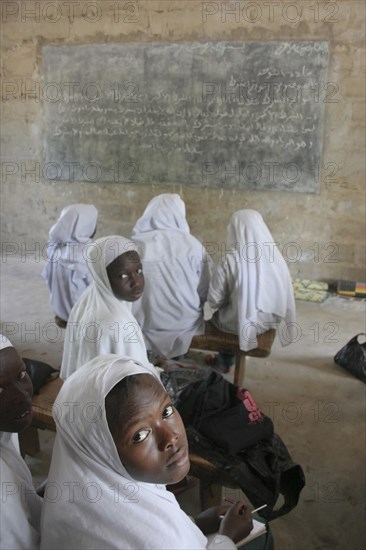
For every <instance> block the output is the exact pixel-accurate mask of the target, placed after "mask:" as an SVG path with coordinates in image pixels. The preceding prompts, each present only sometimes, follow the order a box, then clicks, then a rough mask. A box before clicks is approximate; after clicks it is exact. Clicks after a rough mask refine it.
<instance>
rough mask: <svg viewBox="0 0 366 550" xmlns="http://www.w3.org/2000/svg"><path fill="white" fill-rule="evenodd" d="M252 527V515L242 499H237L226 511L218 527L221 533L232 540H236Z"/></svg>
mask: <svg viewBox="0 0 366 550" xmlns="http://www.w3.org/2000/svg"><path fill="white" fill-rule="evenodd" d="M252 529H253V522H252V515H251V513H250V510H249V506H248V504H247V503H246V502H245V501H244V500H237V501H236V502H234V503H233V504H232V505H231V506H230V508H229V509H228V510H227V511H226V513H225V515H224V516H223V518H222V520H221V524H220V528H219V533H220V534H221V535H226V536H227V537H229V538H231V540H232V541H234V542H238V541H239V540H241V539H243V538H244V537H246V536H247V535H249V533H250V531H251V530H252Z"/></svg>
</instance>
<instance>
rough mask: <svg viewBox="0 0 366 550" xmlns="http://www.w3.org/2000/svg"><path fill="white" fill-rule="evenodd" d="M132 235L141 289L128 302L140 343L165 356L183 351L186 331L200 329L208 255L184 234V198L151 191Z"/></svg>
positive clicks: (189, 333)
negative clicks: (142, 277)
mask: <svg viewBox="0 0 366 550" xmlns="http://www.w3.org/2000/svg"><path fill="white" fill-rule="evenodd" d="M132 239H133V241H134V242H135V243H136V244H137V245H138V248H139V253H140V256H141V260H142V265H143V267H144V272H145V276H146V281H145V291H144V294H143V296H142V297H141V300H138V301H136V302H135V303H134V304H133V313H134V315H135V317H136V319H137V320H138V322H139V324H140V326H141V328H142V332H143V334H144V338H145V342H146V347H147V348H148V349H149V350H151V351H153V352H154V353H156V354H158V355H161V356H164V357H168V358H171V357H175V356H179V355H184V354H185V353H186V352H187V351H188V349H189V347H190V344H191V340H192V337H193V336H194V335H195V334H203V332H204V322H203V304H204V302H205V301H206V298H207V291H208V286H209V282H210V266H211V263H212V260H211V258H210V256H208V255H207V253H206V250H205V248H204V246H203V245H202V244H201V243H200V242H199V241H198V240H197V239H196V238H195V237H193V235H191V234H190V231H189V226H188V223H187V221H186V210H185V204H184V202H183V201H182V199H181V198H180V197H179V195H177V194H162V195H158V196H156V197H154V198H153V199H152V200H151V201H150V202H149V204H148V205H147V207H146V209H145V211H144V213H143V215H142V216H141V218H140V219H139V220H138V221H137V222H136V225H135V227H134V228H133V232H132Z"/></svg>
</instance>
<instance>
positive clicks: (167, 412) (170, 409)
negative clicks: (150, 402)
mask: <svg viewBox="0 0 366 550" xmlns="http://www.w3.org/2000/svg"><path fill="white" fill-rule="evenodd" d="M173 413H174V407H173V405H168V406H167V407H165V408H164V410H163V418H168V417H169V416H172V414H173Z"/></svg>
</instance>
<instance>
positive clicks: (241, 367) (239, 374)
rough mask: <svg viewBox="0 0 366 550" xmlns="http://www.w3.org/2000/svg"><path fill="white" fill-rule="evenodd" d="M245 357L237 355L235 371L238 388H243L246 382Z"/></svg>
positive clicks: (235, 382)
mask: <svg viewBox="0 0 366 550" xmlns="http://www.w3.org/2000/svg"><path fill="white" fill-rule="evenodd" d="M245 359H246V357H245V355H239V354H238V355H237V356H236V361H235V371H234V384H235V385H236V386H242V385H243V381H244V373H245Z"/></svg>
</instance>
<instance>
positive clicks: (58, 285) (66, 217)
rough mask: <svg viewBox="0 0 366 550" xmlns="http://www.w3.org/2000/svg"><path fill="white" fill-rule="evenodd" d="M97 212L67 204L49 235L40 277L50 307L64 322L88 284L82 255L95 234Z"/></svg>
mask: <svg viewBox="0 0 366 550" xmlns="http://www.w3.org/2000/svg"><path fill="white" fill-rule="evenodd" d="M97 218H98V210H97V209H96V208H95V206H93V205H92V204H71V205H70V206H66V208H64V209H63V210H62V212H61V215H60V218H59V219H58V220H57V222H56V223H55V225H53V226H52V227H51V230H50V232H49V241H48V244H47V265H46V266H45V268H44V270H43V272H42V276H43V278H44V279H45V280H46V281H47V284H48V288H49V291H50V293H51V306H52V309H53V311H54V313H55V315H58V316H59V317H61V319H63V320H65V321H67V319H68V316H69V313H70V310H71V308H72V306H73V305H74V304H75V302H76V301H77V299H78V298H79V297H80V296H81V294H82V292H83V291H84V290H85V288H86V287H87V286H88V285H89V283H90V282H91V277H90V273H89V270H88V268H87V265H86V260H85V254H86V252H85V251H86V247H87V245H88V243H90V242H91V235H92V234H93V232H94V231H95V228H96V224H97Z"/></svg>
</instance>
